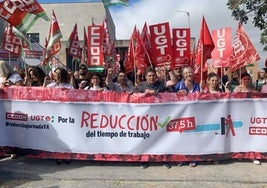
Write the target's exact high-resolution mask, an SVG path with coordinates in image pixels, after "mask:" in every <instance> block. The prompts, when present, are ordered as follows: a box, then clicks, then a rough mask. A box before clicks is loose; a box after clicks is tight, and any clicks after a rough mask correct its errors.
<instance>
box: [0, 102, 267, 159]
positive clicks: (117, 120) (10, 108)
mask: <svg viewBox="0 0 267 188" xmlns="http://www.w3.org/2000/svg"><path fill="white" fill-rule="evenodd" d="M266 105H267V99H266V98H254V99H252V98H240V99H238V98H229V99H216V100H198V101H190V100H189V101H179V102H169V103H151V104H149V103H143V104H137V103H112V102H70V101H68V102H59V101H30V100H0V108H1V112H0V145H1V146H16V147H21V148H30V149H37V150H44V151H51V152H71V153H86V154H99V153H101V154H130V155H137V154H138V155H140V154H141V155H142V154H154V155H163V154H178V155H205V154H222V153H229V152H253V151H255V152H267V144H266V143H267V117H266Z"/></svg>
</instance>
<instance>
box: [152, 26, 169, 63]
mask: <svg viewBox="0 0 267 188" xmlns="http://www.w3.org/2000/svg"><path fill="white" fill-rule="evenodd" d="M149 30H150V35H151V40H150V41H151V57H152V58H153V60H152V62H153V64H154V66H155V67H158V66H162V65H164V64H165V63H166V62H173V53H172V45H171V33H170V26H169V23H168V22H166V23H160V24H156V25H150V26H149Z"/></svg>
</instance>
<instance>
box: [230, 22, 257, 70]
mask: <svg viewBox="0 0 267 188" xmlns="http://www.w3.org/2000/svg"><path fill="white" fill-rule="evenodd" d="M258 60H260V56H259V54H258V53H257V51H256V49H255V48H254V46H253V44H252V42H251V41H250V39H249V37H248V35H247V33H246V31H245V29H244V28H243V26H242V24H241V23H239V24H238V28H237V32H236V35H235V37H234V41H233V54H232V58H231V64H230V68H231V69H232V70H237V69H238V68H240V67H243V66H245V65H247V64H251V63H254V62H255V61H258Z"/></svg>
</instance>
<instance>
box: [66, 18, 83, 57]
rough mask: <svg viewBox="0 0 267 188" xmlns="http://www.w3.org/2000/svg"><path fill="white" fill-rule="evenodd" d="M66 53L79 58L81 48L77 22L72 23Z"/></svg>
mask: <svg viewBox="0 0 267 188" xmlns="http://www.w3.org/2000/svg"><path fill="white" fill-rule="evenodd" d="M67 54H68V55H70V56H72V57H73V58H77V59H81V48H80V41H79V36H78V29H77V23H76V24H75V25H74V28H73V30H72V32H71V34H70V37H69V41H68V51H67Z"/></svg>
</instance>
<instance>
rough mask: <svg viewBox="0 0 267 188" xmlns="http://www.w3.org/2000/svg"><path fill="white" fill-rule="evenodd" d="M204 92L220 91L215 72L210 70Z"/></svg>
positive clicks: (217, 76)
mask: <svg viewBox="0 0 267 188" xmlns="http://www.w3.org/2000/svg"><path fill="white" fill-rule="evenodd" d="M203 92H204V93H221V92H222V89H221V88H220V77H219V75H218V74H217V73H215V72H211V73H209V74H208V78H207V85H206V87H205V88H204V91H203Z"/></svg>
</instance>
